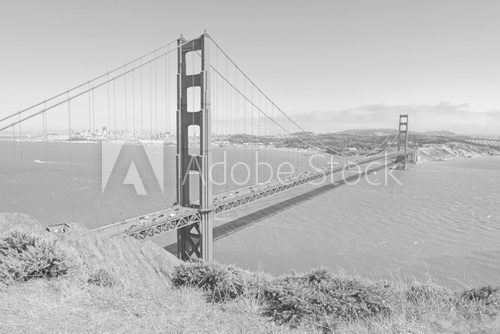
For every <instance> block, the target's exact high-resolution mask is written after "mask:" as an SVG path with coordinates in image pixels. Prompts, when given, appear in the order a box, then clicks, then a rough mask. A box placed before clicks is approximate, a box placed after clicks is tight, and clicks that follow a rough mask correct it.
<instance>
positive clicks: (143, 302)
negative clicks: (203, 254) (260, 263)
mask: <svg viewBox="0 0 500 334" xmlns="http://www.w3.org/2000/svg"><path fill="white" fill-rule="evenodd" d="M19 218H20V217H19V216H8V217H5V216H4V217H2V216H1V215H0V313H1V314H2V319H1V320H2V321H0V332H27V331H30V332H68V333H69V332H71V333H74V332H99V333H102V332H113V333H114V332H169V333H170V332H174V333H178V332H181V333H182V332H184V333H193V332H196V333H199V332H204V333H246V332H265V333H282V332H283V333H288V332H299V333H303V332H313V333H316V332H317V333H320V332H335V333H471V332H472V333H498V332H500V294H499V288H496V287H493V286H485V287H479V288H475V289H470V290H465V291H452V290H450V289H446V288H442V287H439V286H436V285H433V284H419V283H413V284H409V285H408V284H403V283H402V282H395V283H394V282H392V283H391V282H371V281H368V280H365V279H362V278H359V277H354V276H349V275H345V274H334V273H332V272H330V271H328V270H326V269H317V270H314V271H312V272H310V273H306V274H296V273H292V274H289V275H285V276H281V277H276V276H273V275H269V274H265V273H254V272H249V271H246V270H242V269H239V268H237V267H234V266H226V265H221V264H217V263H203V262H192V263H181V262H179V261H178V260H177V259H175V258H174V257H173V256H172V255H170V254H169V253H167V252H166V251H164V250H163V249H161V248H159V247H158V246H156V245H154V244H151V243H141V242H139V241H136V240H132V239H128V238H113V239H101V238H100V237H99V236H97V235H95V234H93V233H90V232H88V231H85V230H84V229H82V228H79V227H78V226H77V225H73V226H71V228H70V231H69V232H67V233H65V234H61V235H56V234H51V233H49V232H46V231H44V230H43V229H42V228H41V227H40V226H39V225H37V223H36V222H34V221H30V220H29V219H24V220H23V221H24V222H25V223H24V224H12V222H14V221H16V220H19ZM2 219H3V221H2ZM5 222H7V223H5Z"/></svg>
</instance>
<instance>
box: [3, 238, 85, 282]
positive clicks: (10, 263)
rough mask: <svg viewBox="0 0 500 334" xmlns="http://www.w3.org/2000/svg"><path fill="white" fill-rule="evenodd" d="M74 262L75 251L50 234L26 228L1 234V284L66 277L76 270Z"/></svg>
mask: <svg viewBox="0 0 500 334" xmlns="http://www.w3.org/2000/svg"><path fill="white" fill-rule="evenodd" d="M74 261H75V255H74V253H73V252H72V250H71V249H70V248H68V247H65V246H64V245H63V244H62V243H60V242H58V241H57V240H56V239H54V238H52V236H50V235H40V234H36V233H34V232H32V231H28V230H23V229H12V230H9V231H7V232H6V233H4V234H2V235H0V281H1V282H3V283H6V284H7V283H12V282H22V281H26V280H29V279H33V278H41V277H47V278H52V277H58V276H61V275H66V274H68V273H69V271H70V270H71V269H72V268H73V267H74Z"/></svg>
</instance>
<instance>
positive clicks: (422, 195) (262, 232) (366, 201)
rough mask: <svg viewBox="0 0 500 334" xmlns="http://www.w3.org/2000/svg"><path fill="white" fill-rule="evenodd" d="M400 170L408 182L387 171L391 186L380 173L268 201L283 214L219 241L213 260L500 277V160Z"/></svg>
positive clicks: (463, 283) (423, 276) (405, 275)
mask: <svg viewBox="0 0 500 334" xmlns="http://www.w3.org/2000/svg"><path fill="white" fill-rule="evenodd" d="M393 174H394V176H395V177H396V178H397V179H398V180H399V182H400V183H401V184H399V183H398V182H396V181H395V180H394V179H392V177H391V176H390V175H388V182H387V184H385V182H384V180H385V174H384V172H382V171H380V172H378V173H377V174H376V175H371V176H370V178H369V181H368V180H366V179H361V180H360V181H359V183H358V184H356V185H352V186H350V185H345V186H342V187H338V188H337V189H331V187H328V186H326V187H324V189H323V190H324V191H318V188H313V187H309V188H308V189H307V190H306V193H307V191H309V192H310V193H312V195H311V196H308V197H307V198H306V199H305V200H303V199H301V197H303V196H304V195H303V194H298V193H297V194H295V196H296V197H295V198H296V199H295V200H294V199H292V200H290V199H285V198H283V199H281V200H276V201H275V203H269V202H268V203H266V206H267V205H269V204H275V207H276V208H277V210H276V212H275V213H270V212H268V214H267V215H266V214H265V213H263V217H262V219H261V220H260V221H258V222H257V223H255V224H252V225H250V226H249V227H248V228H246V229H243V230H241V231H239V232H237V233H234V234H231V235H229V236H227V237H226V238H223V239H221V240H218V241H216V243H215V247H214V249H215V258H217V259H218V260H219V261H222V262H224V263H236V264H238V265H239V266H242V267H245V268H249V269H252V270H264V271H270V272H274V273H286V272H289V271H290V270H296V271H299V272H300V271H306V270H310V269H312V268H315V267H318V266H325V267H327V268H330V269H332V270H336V271H345V272H348V273H356V274H359V275H362V276H365V277H370V278H375V279H397V280H403V281H412V280H415V279H416V280H419V281H429V280H431V281H434V282H437V283H439V284H443V285H447V286H453V287H457V286H458V287H467V286H472V285H477V284H499V283H500V158H499V157H484V158H475V159H468V160H463V159H460V160H459V159H457V160H451V161H448V162H426V163H421V164H418V165H410V168H409V170H406V171H402V170H396V171H394V172H393ZM376 181H380V182H381V183H382V185H372V184H370V183H376ZM287 200H288V202H289V204H290V206H288V207H286V209H284V210H279V209H280V208H281V207H282V206H281V205H280V202H286V201H287ZM261 209H262V210H263V212H265V211H266V210H267V211H272V208H271V209H269V207H267V208H266V207H264V206H263V205H262V207H261ZM233 215H234V214H233ZM245 215H251V213H249V212H240V213H239V215H238V216H237V217H235V216H233V217H232V218H233V219H235V218H240V219H241V217H244V216H245Z"/></svg>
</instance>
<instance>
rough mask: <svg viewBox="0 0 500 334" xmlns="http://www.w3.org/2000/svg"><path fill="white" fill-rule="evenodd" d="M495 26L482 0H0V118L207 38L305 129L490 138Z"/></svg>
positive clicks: (498, 125) (497, 108)
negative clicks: (155, 52) (156, 52)
mask: <svg viewBox="0 0 500 334" xmlns="http://www.w3.org/2000/svg"><path fill="white" fill-rule="evenodd" d="M499 17H500V2H498V1H488V0H480V1H472V0H469V1H463V0H420V1H408V0H366V1H358V0H342V1H339V0H324V1H314V0H309V1H305V0H274V1H270V0H267V1H265V0H262V1H261V0H247V1H237V0H213V1H206V0H205V1H194V0H185V1H165V0H164V1H151V0H143V1H126V0H121V1H116V0H108V1H103V0H100V1H94V0H86V1H67V0H65V1H63V0H57V1H56V0H44V1H26V0H17V1H2V2H1V3H0V31H1V33H0V45H1V46H0V48H1V52H0V59H1V61H0V91H1V95H0V96H1V99H0V116H5V115H8V114H11V113H13V112H16V111H18V110H20V109H22V108H23V107H26V106H29V105H31V104H33V103H36V102H39V101H40V100H43V99H44V98H46V97H48V96H52V95H54V94H57V93H59V92H61V91H64V90H66V89H67V88H69V87H71V86H74V85H76V84H78V83H80V82H84V81H86V80H87V79H90V78H92V77H95V76H97V75H99V74H102V73H105V72H107V71H108V70H109V69H112V68H114V67H116V66H118V65H121V64H124V63H126V62H127V61H129V60H130V59H133V58H135V57H137V56H140V55H142V54H144V53H146V52H148V51H150V50H152V49H154V48H156V47H158V46H160V45H163V44H165V43H166V42H168V41H171V40H174V39H176V38H177V37H178V36H179V34H181V33H182V34H183V35H184V36H186V37H190V36H196V35H199V34H200V33H202V32H203V30H204V29H207V31H208V32H209V33H210V35H211V36H213V37H214V38H215V39H216V40H217V41H218V42H219V43H220V44H221V45H222V46H223V47H224V49H225V50H227V51H228V52H229V53H230V55H231V57H232V58H234V59H235V60H236V61H237V62H238V64H239V65H240V66H241V67H242V68H243V69H244V70H245V72H246V73H247V74H248V75H249V76H250V77H251V78H252V80H254V81H255V82H256V83H258V85H259V86H260V87H261V88H262V89H263V90H264V91H265V92H266V94H268V95H269V96H270V97H272V99H273V100H274V101H275V102H276V103H277V104H278V105H279V106H280V107H281V108H282V109H283V110H286V111H287V112H289V113H290V114H291V115H292V116H293V117H295V118H296V119H297V120H300V121H303V122H304V123H305V124H307V129H308V130H311V131H322V132H331V131H340V130H346V129H350V128H380V127H391V126H393V125H394V124H395V123H396V122H397V120H396V116H397V114H398V113H400V112H401V113H406V112H411V113H413V114H414V116H413V117H412V118H411V119H412V129H413V130H415V131H430V130H451V131H456V132H459V133H464V134H485V135H495V136H500V130H499V129H500V122H499V120H500V117H499V115H500V94H499V92H500V90H499V88H500V61H499V59H500V43H499V40H500V20H498V18H499ZM386 123H390V124H387V125H386V126H384V125H385V124H386Z"/></svg>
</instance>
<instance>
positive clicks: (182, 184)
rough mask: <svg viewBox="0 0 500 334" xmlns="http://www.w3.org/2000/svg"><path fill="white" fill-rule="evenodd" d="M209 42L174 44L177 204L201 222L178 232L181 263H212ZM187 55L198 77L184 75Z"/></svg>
mask: <svg viewBox="0 0 500 334" xmlns="http://www.w3.org/2000/svg"><path fill="white" fill-rule="evenodd" d="M208 38H209V37H208V34H206V33H205V34H203V35H202V36H200V37H199V38H197V39H194V40H192V41H190V42H188V43H186V41H185V40H184V38H183V37H182V35H181V37H180V38H179V39H178V40H177V45H178V51H177V62H178V64H177V65H178V70H177V203H178V204H179V205H181V206H184V207H191V208H197V209H198V210H199V215H200V218H201V219H200V221H201V222H200V223H199V224H192V225H189V226H186V227H183V228H180V229H179V230H177V256H178V257H179V258H180V259H182V260H189V259H191V258H193V257H198V258H202V259H203V260H205V261H211V260H212V244H213V232H212V229H213V225H212V224H213V212H212V184H211V181H210V177H209V168H210V166H211V165H212V145H211V142H210V140H211V139H210V136H211V111H210V87H209V82H210V81H209V67H210V62H209V52H208V45H207V43H208ZM190 52H192V53H193V57H192V58H191V59H193V61H200V59H201V71H200V72H199V73H192V74H187V66H186V58H187V57H186V55H187V54H188V53H190ZM196 54H198V55H199V56H197V55H196ZM196 87H199V92H200V97H199V101H200V105H196V106H191V105H190V103H193V101H192V99H189V100H191V101H188V89H189V88H196ZM195 92H196V90H195ZM195 100H196V99H195ZM190 126H197V127H198V128H199V130H200V131H199V133H200V149H199V154H197V155H191V154H190V153H189V136H188V128H189V127H190ZM190 173H194V174H199V182H197V183H198V189H199V201H198V203H194V202H193V200H192V198H191V196H190V195H191V194H190V182H189V181H190V180H189V178H190ZM191 190H192V189H191Z"/></svg>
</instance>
